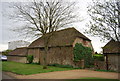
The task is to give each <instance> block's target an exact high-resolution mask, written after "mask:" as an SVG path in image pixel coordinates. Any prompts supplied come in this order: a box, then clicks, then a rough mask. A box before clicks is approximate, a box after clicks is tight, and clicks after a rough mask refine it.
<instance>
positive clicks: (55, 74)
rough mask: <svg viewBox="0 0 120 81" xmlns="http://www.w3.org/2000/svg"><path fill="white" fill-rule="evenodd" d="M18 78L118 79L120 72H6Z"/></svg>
mask: <svg viewBox="0 0 120 81" xmlns="http://www.w3.org/2000/svg"><path fill="white" fill-rule="evenodd" d="M6 73H7V74H10V75H12V76H14V77H16V78H18V79H79V78H83V77H99V78H106V79H118V73H113V72H98V71H91V70H69V71H56V72H49V73H40V74H33V75H16V74H13V73H10V72H6Z"/></svg>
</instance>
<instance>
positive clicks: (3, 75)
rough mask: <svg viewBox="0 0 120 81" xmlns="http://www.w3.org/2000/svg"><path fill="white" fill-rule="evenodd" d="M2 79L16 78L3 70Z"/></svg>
mask: <svg viewBox="0 0 120 81" xmlns="http://www.w3.org/2000/svg"><path fill="white" fill-rule="evenodd" d="M2 79H15V78H14V77H12V76H10V75H8V74H6V73H5V72H2Z"/></svg>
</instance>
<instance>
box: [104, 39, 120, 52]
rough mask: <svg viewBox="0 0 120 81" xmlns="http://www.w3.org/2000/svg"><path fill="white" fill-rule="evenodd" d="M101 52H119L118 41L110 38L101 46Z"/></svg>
mask: <svg viewBox="0 0 120 81" xmlns="http://www.w3.org/2000/svg"><path fill="white" fill-rule="evenodd" d="M103 53H120V42H119V41H115V40H111V41H109V42H108V43H107V44H106V45H105V46H104V47H103Z"/></svg>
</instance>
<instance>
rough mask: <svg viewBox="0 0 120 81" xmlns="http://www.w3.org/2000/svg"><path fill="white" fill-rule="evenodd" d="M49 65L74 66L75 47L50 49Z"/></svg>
mask: <svg viewBox="0 0 120 81" xmlns="http://www.w3.org/2000/svg"><path fill="white" fill-rule="evenodd" d="M48 64H61V65H73V47H72V46H71V47H55V48H50V49H49V53H48Z"/></svg>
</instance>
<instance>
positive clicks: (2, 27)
mask: <svg viewBox="0 0 120 81" xmlns="http://www.w3.org/2000/svg"><path fill="white" fill-rule="evenodd" d="M15 1H16V2H18V1H22V2H24V1H26V0H5V1H4V0H2V1H1V2H0V12H1V13H0V19H1V20H0V51H3V50H6V49H7V48H8V42H9V41H16V40H26V41H30V39H25V38H24V39H23V38H21V37H18V35H16V33H14V32H12V31H10V30H9V29H10V28H11V27H14V26H19V25H20V24H21V23H13V22H12V20H10V19H9V18H8V17H7V15H6V13H12V10H10V9H9V5H10V4H11V2H15ZM27 1H28V0H27ZM29 1H30V0H29ZM69 1H70V0H69ZM74 1H76V2H77V6H78V7H79V9H78V14H79V15H80V16H81V17H82V18H83V19H84V20H83V21H82V22H79V23H76V24H74V25H73V26H71V27H75V28H76V29H77V30H78V31H80V32H81V33H83V32H84V29H86V28H87V27H86V24H87V22H88V21H89V16H88V14H87V6H88V4H90V3H91V0H74ZM83 34H84V33H83ZM84 35H86V34H84ZM86 36H87V37H88V38H90V39H91V40H92V45H93V47H94V50H95V51H97V52H101V51H102V49H101V47H103V46H104V45H105V44H106V43H107V42H108V41H106V42H104V43H103V42H101V41H100V38H98V37H94V36H89V35H86ZM33 40H35V39H32V41H33ZM32 41H30V42H32Z"/></svg>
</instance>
